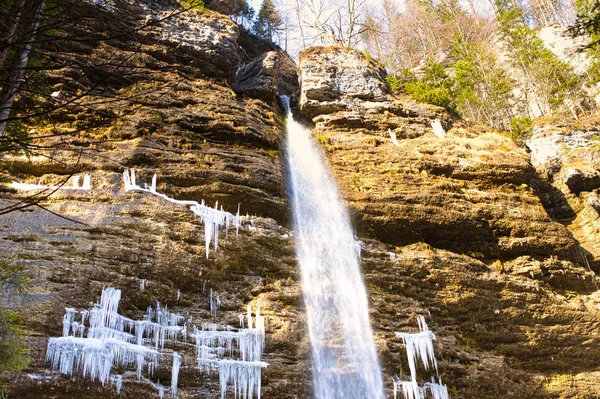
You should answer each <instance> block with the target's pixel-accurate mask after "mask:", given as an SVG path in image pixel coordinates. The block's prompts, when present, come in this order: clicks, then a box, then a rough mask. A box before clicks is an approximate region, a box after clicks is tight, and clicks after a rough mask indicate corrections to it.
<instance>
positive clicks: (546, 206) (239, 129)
mask: <svg viewBox="0 0 600 399" xmlns="http://www.w3.org/2000/svg"><path fill="white" fill-rule="evenodd" d="M140 4H141V5H140V6H139V7H138V8H135V9H134V10H130V8H131V7H129V8H127V9H125V8H122V9H121V8H112V9H104V8H100V7H97V6H94V5H93V4H87V3H86V4H84V6H83V7H84V9H83V11H82V12H84V13H85V12H87V13H90V12H94V13H98V14H99V15H101V16H102V18H99V19H97V21H98V22H97V23H98V24H100V25H99V26H92V27H90V29H92V30H95V31H101V29H108V28H109V27H111V26H113V27H114V26H116V27H117V28H118V26H119V24H115V21H117V22H119V23H121V24H125V25H127V24H138V25H136V26H143V25H144V24H146V21H147V20H152V18H156V21H161V22H158V23H156V24H152V25H151V27H149V29H148V30H147V31H146V30H145V29H144V30H143V31H144V32H145V34H144V35H143V36H142V38H141V40H139V50H138V51H136V52H135V54H134V55H133V56H131V58H130V59H128V62H127V63H126V64H124V65H123V66H122V67H121V68H119V69H118V70H117V71H113V70H112V69H111V67H110V65H108V64H106V65H104V66H102V65H99V64H98V63H97V62H96V60H97V59H102V58H103V57H108V56H110V57H113V59H114V60H119V59H123V58H127V57H128V56H130V55H131V54H130V47H128V46H127V45H126V44H127V43H128V42H127V41H126V40H125V39H123V40H112V41H105V42H102V43H100V44H97V45H91V44H85V43H84V44H81V45H80V46H78V47H77V48H70V49H66V50H65V52H64V54H59V55H60V56H64V57H76V58H77V59H78V60H79V62H78V63H77V64H73V65H75V66H69V67H65V68H63V69H60V70H57V71H55V72H54V73H53V74H51V75H50V76H49V77H48V83H49V84H50V85H52V87H53V89H55V90H60V92H61V96H65V98H68V96H69V95H73V94H74V93H77V91H78V90H81V91H85V90H87V89H89V88H91V87H98V88H99V90H98V91H96V92H92V93H91V94H90V100H94V101H87V102H86V103H85V104H79V105H76V106H72V107H69V108H68V109H67V108H65V109H62V110H58V111H57V113H56V115H55V116H54V117H53V126H52V127H51V128H50V127H48V126H46V125H33V124H32V125H31V126H28V129H30V131H31V132H32V134H36V135H39V136H46V135H48V133H51V132H53V131H59V132H63V133H68V134H67V135H66V136H65V135H62V136H59V137H54V136H51V137H44V138H40V139H38V140H36V141H35V142H34V143H35V144H39V145H40V146H41V147H40V148H43V149H44V151H41V150H40V151H39V152H36V153H35V154H32V156H30V157H24V156H15V155H4V157H3V158H2V160H1V163H0V166H1V172H2V175H3V180H4V181H5V182H6V183H4V184H3V185H2V191H1V193H0V202H1V204H2V205H1V206H2V207H3V208H4V207H6V206H9V205H13V204H15V203H18V202H19V201H20V200H22V199H23V198H24V197H25V196H26V195H28V192H23V191H18V190H16V189H15V188H14V187H13V186H12V185H11V184H10V180H17V181H20V182H24V183H37V182H39V183H42V184H47V185H50V184H58V183H60V182H61V181H63V180H65V178H67V177H69V175H70V174H72V173H82V172H90V173H91V175H92V190H90V191H74V190H71V191H69V190H59V191H57V192H56V193H54V194H53V195H51V196H50V197H48V199H46V200H44V201H43V202H42V203H41V204H40V205H42V206H43V208H42V207H35V206H34V207H30V208H25V209H22V210H19V211H14V212H11V213H9V214H7V215H2V216H0V231H1V233H0V237H1V238H0V251H2V254H3V256H4V257H5V258H7V259H11V260H12V261H14V262H18V263H22V264H24V265H26V267H27V268H28V269H29V270H30V271H31V272H32V273H33V275H34V277H35V284H34V286H33V289H32V290H31V292H30V293H28V294H27V295H24V296H22V297H19V298H18V303H17V304H16V308H17V309H18V310H19V312H20V313H21V314H22V315H23V320H22V323H23V325H24V330H25V333H26V343H27V345H28V347H29V348H30V355H31V364H30V366H29V368H28V369H27V370H25V371H24V372H22V373H18V374H14V375H8V376H3V378H4V379H5V381H2V383H6V384H7V386H8V395H9V397H15V398H58V397H60V398H67V399H69V398H72V399H75V398H90V397H98V398H117V397H124V398H128V397H130V398H134V397H140V396H142V395H147V396H152V395H156V391H155V389H154V388H153V387H152V385H151V384H150V382H149V381H147V380H142V382H139V383H138V382H137V379H136V378H135V375H132V374H131V373H129V374H126V375H125V382H124V384H123V391H122V393H121V395H120V396H119V395H117V394H116V392H115V390H114V389H113V388H111V387H108V386H107V387H102V386H100V384H98V383H93V382H90V381H89V380H86V379H83V378H76V379H74V380H72V379H69V378H67V377H65V376H61V375H60V374H58V373H55V374H51V373H50V372H49V371H48V364H47V363H46V362H45V349H46V344H47V342H48V338H49V337H51V336H59V335H60V334H61V331H62V315H63V314H64V308H65V307H75V308H89V307H90V306H92V305H93V303H94V302H96V301H97V300H98V297H99V294H100V291H101V290H102V287H104V286H114V287H115V288H119V289H122V290H123V299H122V302H121V307H120V311H121V313H123V314H124V315H125V316H128V317H131V318H135V319H139V318H141V316H142V315H143V313H144V312H145V310H146V308H147V307H148V306H149V305H154V304H155V302H156V301H160V302H161V303H162V304H166V305H168V307H169V309H171V310H173V311H177V312H181V313H182V314H185V315H189V316H192V317H193V320H194V321H195V322H196V323H198V324H200V323H201V322H215V323H219V324H222V325H236V324H237V323H238V315H239V314H240V313H243V312H244V311H245V308H246V306H247V305H248V304H252V305H255V306H256V305H260V306H261V308H262V312H263V314H264V315H265V316H266V318H267V326H266V333H267V334H266V335H267V336H266V347H265V355H264V359H263V360H264V361H266V362H268V363H269V364H270V365H269V367H268V368H266V369H265V370H264V373H263V391H262V392H263V395H262V397H264V398H282V399H285V398H310V397H311V395H312V393H311V388H310V379H311V378H310V362H309V342H308V337H307V334H306V326H305V318H304V312H303V308H302V306H303V305H302V299H301V294H300V292H301V291H300V286H299V274H298V272H297V270H296V262H295V255H294V247H293V240H292V238H291V237H292V235H293V232H292V231H291V230H290V226H289V215H288V213H289V209H288V202H287V199H286V193H285V182H284V176H285V171H284V167H283V163H282V159H283V156H284V154H282V152H281V143H282V141H283V139H284V121H283V120H282V116H281V110H280V109H279V107H278V106H277V102H276V100H275V97H274V96H275V94H276V93H277V92H278V91H279V92H285V93H289V94H293V93H295V92H296V91H297V85H296V77H295V75H294V68H293V66H292V65H291V61H290V60H289V58H288V57H287V56H286V55H285V54H284V53H282V52H281V51H280V50H278V49H277V48H275V47H274V46H272V45H270V44H268V43H264V42H261V41H259V40H257V39H256V38H253V37H252V36H251V35H248V34H247V33H245V32H240V31H239V30H238V27H237V26H236V25H235V24H234V23H232V22H231V21H230V20H229V19H228V18H226V17H225V16H223V15H220V14H218V13H216V12H214V11H210V10H203V11H192V12H189V13H185V14H181V15H176V16H173V17H169V18H167V19H164V21H163V20H162V19H161V18H160V16H161V15H163V16H167V15H168V14H169V13H170V12H171V11H172V9H173V7H174V5H169V4H170V3H168V2H165V3H164V4H163V3H162V2H161V3H160V6H158V5H157V4H155V3H149V4H146V5H144V4H145V3H140ZM207 5H209V6H211V7H216V8H217V9H218V10H221V11H225V12H228V11H227V10H228V8H227V7H230V6H231V4H230V2H227V1H211V2H207ZM113 7H119V6H117V5H115V6H113ZM103 24H105V25H103ZM117 28H114V29H117ZM99 29H100V30H99ZM88 33H89V32H87V31H82V32H80V34H82V35H85V34H88ZM90 64H91V65H95V67H94V68H86V67H85V66H86V65H90ZM299 68H300V77H301V81H302V87H301V91H300V94H299V96H298V98H299V109H300V110H301V112H302V113H304V115H306V116H308V117H309V118H311V119H312V123H313V124H314V126H315V129H314V131H313V135H314V137H315V139H316V140H317V141H318V142H319V143H321V144H322V146H323V148H324V150H325V151H326V155H327V157H328V160H329V162H330V166H331V168H332V170H333V172H334V174H335V175H336V177H337V180H338V182H339V185H340V189H341V192H342V194H343V196H344V198H345V200H346V201H347V204H348V206H349V209H350V210H351V213H352V215H353V219H354V223H355V226H356V229H357V235H358V237H359V239H360V240H361V241H362V267H363V271H364V276H365V280H366V283H367V290H368V294H369V302H370V309H371V313H370V316H371V320H372V324H373V328H374V331H375V335H376V344H377V349H378V352H379V355H380V357H381V361H382V365H383V370H384V376H385V383H386V387H387V389H388V391H387V397H391V395H392V394H391V390H390V389H391V378H392V376H395V375H401V374H403V373H404V374H406V373H407V372H408V370H407V367H406V362H405V358H404V351H403V347H402V344H401V341H400V340H399V339H397V338H396V337H395V335H394V332H396V331H414V330H415V326H416V316H417V315H427V317H428V324H429V325H430V327H431V329H432V330H433V331H435V333H436V334H437V337H438V340H437V341H436V345H437V347H436V353H437V355H438V361H439V369H440V374H441V376H442V379H443V381H444V382H445V383H447V384H448V386H449V388H450V394H451V397H452V398H455V399H457V398H464V399H467V398H468V399H476V398H477V399H478V398H490V399H494V398H498V399H500V398H515V399H516V398H519V399H520V398H523V399H525V398H587V397H598V396H600V391H599V388H598V386H600V385H599V384H598V382H599V380H600V373H599V372H598V366H599V365H600V351H599V350H598V349H599V345H600V341H599V337H598V335H597V331H598V320H599V316H600V311H599V309H600V295H599V294H598V285H597V279H596V276H595V273H594V272H595V271H596V270H597V262H596V259H597V256H598V255H597V248H596V246H595V245H596V241H597V240H595V239H594V237H595V235H594V234H597V233H596V227H595V226H596V223H597V213H594V212H596V207H597V202H598V200H597V199H596V193H595V190H596V188H597V184H598V178H597V176H598V175H597V172H596V170H597V169H596V163H595V160H596V158H597V157H596V149H595V147H594V141H595V139H594V137H595V133H594V132H595V131H596V130H595V128H594V127H593V126H591V127H590V126H587V125H586V126H584V127H581V126H579V125H569V126H564V127H561V128H557V127H556V126H554V127H550V126H547V127H540V128H538V130H536V133H535V134H534V136H533V138H532V141H531V142H530V143H528V145H529V148H530V149H531V154H529V153H528V152H527V151H525V149H523V148H522V147H519V146H517V145H516V144H514V143H513V142H512V141H511V140H509V139H508V138H507V137H505V136H503V135H501V134H499V133H497V132H495V131H492V130H490V129H487V128H485V127H481V126H475V127H473V126H466V125H465V124H464V123H463V122H461V121H459V120H455V119H454V118H452V117H451V116H450V115H448V114H447V113H446V112H445V111H444V110H443V109H441V108H437V107H434V106H429V105H424V104H419V103H416V102H414V101H412V100H410V99H407V98H404V97H392V96H390V95H388V94H386V89H385V84H384V81H383V78H384V73H383V71H382V70H381V68H379V67H378V66H377V65H376V64H375V63H373V62H372V61H370V60H369V59H368V58H366V57H363V56H362V55H361V54H359V53H357V52H355V51H351V50H344V49H339V48H314V49H310V50H308V51H306V52H304V53H303V54H301V56H300V60H299ZM238 69H239V72H238V73H237V74H236V72H237V71H238ZM99 98H104V99H109V100H110V101H108V102H107V101H98V99H99ZM436 120H437V121H440V123H441V125H442V126H443V128H444V129H445V130H446V131H447V132H445V134H440V132H439V131H438V134H434V131H433V129H432V122H434V121H436ZM53 129H54V130H53ZM125 168H134V169H135V170H136V172H137V176H138V180H139V181H141V182H148V183H149V182H150V180H151V178H152V175H153V174H154V173H157V174H158V187H157V189H158V191H159V192H162V193H165V194H167V195H169V196H171V197H174V198H177V199H188V200H201V199H205V200H207V202H208V204H211V205H212V204H213V203H214V202H215V201H218V202H219V205H223V207H224V209H225V210H228V211H230V212H234V213H235V211H236V209H237V207H238V204H240V207H241V212H242V214H245V213H249V214H250V216H249V217H248V218H247V221H248V223H247V224H246V226H245V227H244V228H242V229H241V230H240V234H239V237H238V238H236V237H235V234H233V233H232V232H231V231H230V232H229V235H228V236H225V234H224V232H221V236H220V248H219V250H218V251H217V252H216V253H214V252H211V254H210V256H209V258H208V259H207V258H206V257H205V247H204V241H203V238H202V234H203V233H204V230H203V229H204V227H203V226H202V224H201V222H200V221H199V220H197V219H195V218H194V217H193V215H192V214H191V212H189V210H188V209H186V207H185V206H182V205H175V204H172V203H169V202H167V201H165V200H164V199H161V198H159V197H156V196H152V195H149V194H145V193H136V192H125V191H124V190H123V185H122V181H121V179H122V172H123V170H124V169H125ZM250 220H252V221H253V225H252V224H250ZM141 282H145V283H146V287H145V289H144V290H143V291H142V290H140V283H141ZM210 289H212V290H213V291H214V292H215V293H216V294H218V295H219V297H220V300H221V307H220V309H219V311H218V312H217V314H216V316H215V315H212V314H211V312H210V303H209V294H208V292H209V290H210ZM178 291H179V293H180V297H179V298H178V296H179V295H178ZM177 349H178V350H179V351H181V353H182V354H183V366H182V369H181V374H180V377H179V397H180V398H197V397H218V396H219V395H220V391H219V381H218V377H217V376H216V375H206V374H203V373H200V372H199V371H198V370H197V367H196V365H195V357H194V356H195V355H194V352H193V350H192V349H191V348H190V346H189V345H185V344H181V345H180V346H178V348H177ZM420 374H421V373H420ZM423 375H427V374H426V373H423ZM156 379H160V381H161V383H163V384H169V382H170V374H169V372H168V370H166V369H159V370H157V373H156Z"/></svg>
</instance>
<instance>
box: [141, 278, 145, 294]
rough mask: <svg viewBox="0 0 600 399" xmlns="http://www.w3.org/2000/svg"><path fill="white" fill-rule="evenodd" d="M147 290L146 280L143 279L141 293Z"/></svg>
mask: <svg viewBox="0 0 600 399" xmlns="http://www.w3.org/2000/svg"><path fill="white" fill-rule="evenodd" d="M145 289H146V279H143V280H142V281H141V282H140V292H144V290H145Z"/></svg>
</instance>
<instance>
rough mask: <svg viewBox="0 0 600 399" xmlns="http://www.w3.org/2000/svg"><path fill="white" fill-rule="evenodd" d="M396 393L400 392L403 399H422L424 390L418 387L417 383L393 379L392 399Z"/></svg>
mask: <svg viewBox="0 0 600 399" xmlns="http://www.w3.org/2000/svg"><path fill="white" fill-rule="evenodd" d="M398 391H401V392H402V395H404V398H405V399H424V397H425V395H424V393H425V392H424V390H423V388H421V387H419V384H417V381H413V380H407V381H406V380H399V379H394V399H396V395H397V393H398Z"/></svg>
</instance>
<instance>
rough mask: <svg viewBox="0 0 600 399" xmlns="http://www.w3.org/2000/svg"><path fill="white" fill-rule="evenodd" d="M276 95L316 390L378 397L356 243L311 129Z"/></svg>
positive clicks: (358, 398)
mask: <svg viewBox="0 0 600 399" xmlns="http://www.w3.org/2000/svg"><path fill="white" fill-rule="evenodd" d="M282 103H283V104H284V107H285V108H286V111H287V134H288V141H287V152H288V163H289V174H290V183H289V188H290V192H291V198H292V208H293V214H294V227H295V241H296V253H297V255H298V259H299V263H300V269H301V271H302V289H303V294H304V301H305V304H306V312H307V319H308V329H309V333H310V340H311V345H312V375H313V384H314V393H315V397H316V398H317V399H334V398H335V399H338V398H339V399H342V398H343V399H381V398H383V382H382V377H381V370H380V367H379V361H378V359H377V353H376V351H375V345H374V342H373V333H372V331H371V325H370V324H369V313H368V304H367V294H366V291H365V286H364V283H363V279H362V276H361V273H360V264H359V252H360V246H359V245H358V242H357V241H356V240H355V239H354V236H353V234H352V226H351V224H350V218H349V217H348V213H347V211H346V208H345V206H344V204H343V202H342V200H341V198H340V195H339V193H338V189H337V186H336V183H335V180H334V179H333V177H332V176H331V173H330V172H329V169H328V167H327V163H326V162H325V159H324V157H323V155H322V153H321V151H320V149H319V148H318V147H317V146H316V144H315V142H314V141H313V139H312V137H311V134H310V131H309V130H308V129H306V128H304V127H303V126H301V125H300V124H299V123H297V122H296V121H295V120H294V119H293V117H292V115H291V112H290V109H289V98H286V97H282Z"/></svg>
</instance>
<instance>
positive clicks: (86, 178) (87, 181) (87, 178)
mask: <svg viewBox="0 0 600 399" xmlns="http://www.w3.org/2000/svg"><path fill="white" fill-rule="evenodd" d="M12 186H13V187H14V188H16V189H17V190H48V189H50V190H59V189H62V190H91V189H92V176H91V175H90V174H89V173H86V174H84V175H83V184H81V185H79V176H73V177H72V178H71V185H70V186H67V185H66V184H65V185H62V186H45V185H43V184H27V183H19V182H16V181H13V182H12Z"/></svg>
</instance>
